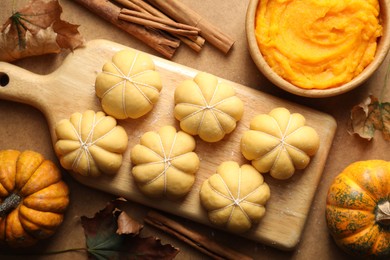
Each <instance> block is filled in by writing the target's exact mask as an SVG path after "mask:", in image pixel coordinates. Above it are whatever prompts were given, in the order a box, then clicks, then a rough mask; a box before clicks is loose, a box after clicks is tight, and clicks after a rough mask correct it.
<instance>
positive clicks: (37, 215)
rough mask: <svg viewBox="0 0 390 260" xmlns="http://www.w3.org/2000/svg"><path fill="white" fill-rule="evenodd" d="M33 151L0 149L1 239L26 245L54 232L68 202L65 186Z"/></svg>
mask: <svg viewBox="0 0 390 260" xmlns="http://www.w3.org/2000/svg"><path fill="white" fill-rule="evenodd" d="M61 177H62V176H61V172H60V171H59V169H58V168H57V166H56V165H55V164H54V163H53V162H51V161H50V160H45V158H44V157H43V156H42V155H41V154H39V153H37V152H34V151H23V152H20V151H16V150H3V151H0V202H1V204H0V242H1V243H5V244H6V245H8V246H11V247H27V246H31V245H33V244H35V243H36V242H37V241H38V240H40V239H45V238H48V237H50V236H51V235H53V234H54V233H55V232H56V230H57V228H58V226H59V225H60V224H61V223H62V221H63V219H64V212H65V210H66V208H67V206H68V204H69V190H68V186H67V185H66V183H65V182H63V181H62V179H61Z"/></svg>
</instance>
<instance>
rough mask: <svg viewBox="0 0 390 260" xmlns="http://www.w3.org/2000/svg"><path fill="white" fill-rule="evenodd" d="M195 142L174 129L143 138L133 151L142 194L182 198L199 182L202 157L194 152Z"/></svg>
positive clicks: (161, 130)
mask: <svg viewBox="0 0 390 260" xmlns="http://www.w3.org/2000/svg"><path fill="white" fill-rule="evenodd" d="M194 149H195V140H194V138H193V137H192V136H190V135H189V134H186V133H184V132H183V131H179V132H176V129H175V128H174V127H173V126H164V127H162V128H160V129H159V131H158V132H154V131H150V132H146V133H145V134H143V135H142V137H141V140H140V144H137V145H135V146H134V148H133V149H132V150H131V161H132V163H133V164H134V165H136V166H134V167H133V169H132V173H133V176H134V179H135V182H136V183H137V186H138V187H139V189H140V190H141V192H142V193H143V194H145V195H147V196H149V197H153V198H156V197H166V198H168V199H178V198H180V197H183V196H184V195H186V194H187V193H188V192H189V191H190V190H191V188H192V185H193V184H194V181H195V173H196V172H197V171H198V169H199V163H200V162H199V157H198V156H197V154H196V153H194V152H193V150H194Z"/></svg>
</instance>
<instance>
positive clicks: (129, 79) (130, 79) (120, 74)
mask: <svg viewBox="0 0 390 260" xmlns="http://www.w3.org/2000/svg"><path fill="white" fill-rule="evenodd" d="M138 54H139V53H138V52H136V56H135V57H134V59H133V61H132V64H131V66H130V68H129V71H128V72H127V75H125V74H124V73H123V71H122V70H121V69H120V68H118V66H117V65H116V64H115V63H114V62H112V63H111V64H112V65H113V66H114V68H115V69H116V71H117V72H118V74H115V73H112V72H108V71H103V72H102V73H104V74H107V75H111V76H114V77H118V78H121V79H123V81H120V82H118V83H116V84H114V85H113V86H111V87H110V88H108V89H107V90H106V91H105V92H104V93H103V95H102V97H101V99H103V98H104V97H105V96H106V95H107V94H108V93H109V92H111V91H112V90H113V89H115V88H116V87H118V86H120V85H122V84H123V89H122V107H123V113H124V114H125V116H126V117H128V114H127V109H126V95H125V92H126V86H127V84H126V82H130V83H132V85H133V86H134V87H135V88H136V89H137V90H138V92H139V93H140V94H141V95H142V96H143V97H144V98H145V100H146V101H147V102H148V103H149V104H151V105H152V104H153V102H152V101H151V100H150V99H149V97H148V96H147V95H146V94H145V93H144V92H143V91H142V90H141V89H140V87H139V86H143V87H147V88H150V89H152V90H154V91H156V92H157V93H159V91H158V89H157V88H156V87H155V86H152V85H149V84H146V83H143V82H139V81H136V80H134V78H136V77H138V76H140V75H143V74H145V73H148V72H153V70H144V71H141V72H139V73H137V74H134V75H132V76H130V74H131V72H132V70H133V68H134V66H135V63H136V61H137V59H138Z"/></svg>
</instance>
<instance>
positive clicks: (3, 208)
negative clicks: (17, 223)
mask: <svg viewBox="0 0 390 260" xmlns="http://www.w3.org/2000/svg"><path fill="white" fill-rule="evenodd" d="M21 201H22V198H21V197H20V196H19V195H18V194H16V193H12V194H11V195H9V196H8V197H7V198H5V200H4V201H3V202H2V203H1V204H0V218H3V217H5V216H7V214H8V213H9V212H10V211H12V210H13V209H15V208H16V207H17V206H18V205H19V203H20V202H21Z"/></svg>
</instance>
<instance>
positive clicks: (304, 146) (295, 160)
mask: <svg viewBox="0 0 390 260" xmlns="http://www.w3.org/2000/svg"><path fill="white" fill-rule="evenodd" d="M305 122H306V120H305V118H304V117H303V116H302V115H301V114H298V113H293V114H290V112H289V111H288V110H287V109H286V108H281V107H279V108H275V109H273V110H272V111H271V112H270V113H269V114H268V115H266V114H262V115H258V116H256V117H254V118H253V119H252V121H251V123H250V130H249V131H246V132H245V133H244V134H243V137H242V139H241V152H242V154H243V155H244V157H245V158H246V159H248V160H251V161H252V165H253V166H254V167H255V168H256V169H257V170H258V171H259V172H261V173H265V172H270V174H271V176H272V177H274V178H276V179H281V180H283V179H288V178H290V177H291V176H292V175H293V174H294V172H295V169H304V168H305V167H306V166H307V165H308V164H309V162H310V156H313V155H314V154H315V153H316V152H317V150H318V148H319V145H320V139H319V137H318V134H317V132H316V131H315V130H314V129H313V128H311V127H309V126H305Z"/></svg>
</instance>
